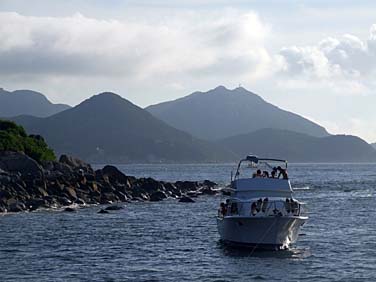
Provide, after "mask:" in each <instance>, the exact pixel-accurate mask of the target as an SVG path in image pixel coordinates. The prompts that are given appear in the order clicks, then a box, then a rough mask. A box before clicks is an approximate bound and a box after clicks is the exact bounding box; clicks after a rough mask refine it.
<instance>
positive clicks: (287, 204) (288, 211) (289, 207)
mask: <svg viewBox="0 0 376 282" xmlns="http://www.w3.org/2000/svg"><path fill="white" fill-rule="evenodd" d="M285 208H286V211H287V213H290V211H291V204H290V200H289V199H288V198H286V203H285Z"/></svg>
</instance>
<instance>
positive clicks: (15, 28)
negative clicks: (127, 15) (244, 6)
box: [0, 10, 270, 83]
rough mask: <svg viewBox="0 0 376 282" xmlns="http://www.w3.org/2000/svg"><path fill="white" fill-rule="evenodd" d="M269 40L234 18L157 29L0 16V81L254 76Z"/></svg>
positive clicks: (181, 21)
mask: <svg viewBox="0 0 376 282" xmlns="http://www.w3.org/2000/svg"><path fill="white" fill-rule="evenodd" d="M268 32H269V29H268V27H267V26H266V25H264V24H263V23H262V22H261V21H260V19H259V18H258V17H257V15H256V14H255V13H253V12H238V11H235V10H226V11H221V12H208V13H203V12H198V13H195V12H189V13H179V14H177V15H175V16H172V17H171V18H169V19H166V20H165V21H163V22H157V23H155V22H152V21H150V22H141V21H140V22H135V21H125V20H123V21H119V20H98V19H93V18H87V17H85V16H83V15H81V14H75V15H74V16H71V17H65V18H52V17H27V16H22V15H20V14H18V13H0V65H1V66H2V67H1V69H0V74H1V75H2V76H7V75H20V74H33V75H51V74H54V75H67V76H69V75H72V76H74V75H80V76H85V75H87V76H93V75H94V76H95V75H98V76H125V77H126V78H127V79H129V78H130V77H132V78H133V79H145V78H147V79H150V78H151V77H153V76H158V77H161V76H163V75H170V74H175V73H185V74H189V73H191V74H195V75H197V74H200V73H201V72H202V73H210V72H212V70H213V69H216V70H217V71H218V72H219V73H223V75H235V74H236V73H238V74H242V73H245V72H246V73H248V74H250V75H255V76H258V75H259V69H262V68H264V67H263V65H264V63H265V62H268V60H270V58H269V56H268V53H267V52H266V50H265V48H264V45H263V44H264V39H265V36H266V35H267V33H268ZM232 64H233V66H231V65H232ZM174 83H175V82H174Z"/></svg>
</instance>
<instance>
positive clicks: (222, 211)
mask: <svg viewBox="0 0 376 282" xmlns="http://www.w3.org/2000/svg"><path fill="white" fill-rule="evenodd" d="M219 212H220V214H221V215H222V217H223V216H225V215H226V214H227V208H226V205H225V203H221V204H220V207H219Z"/></svg>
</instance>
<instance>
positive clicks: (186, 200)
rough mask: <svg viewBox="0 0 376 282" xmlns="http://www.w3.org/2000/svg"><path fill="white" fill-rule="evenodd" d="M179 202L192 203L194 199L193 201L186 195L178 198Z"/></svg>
mask: <svg viewBox="0 0 376 282" xmlns="http://www.w3.org/2000/svg"><path fill="white" fill-rule="evenodd" d="M179 202H180V203H194V202H195V201H193V200H192V199H191V198H189V197H187V196H183V197H181V198H180V199H179Z"/></svg>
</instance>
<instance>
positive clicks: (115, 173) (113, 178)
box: [97, 165, 128, 184]
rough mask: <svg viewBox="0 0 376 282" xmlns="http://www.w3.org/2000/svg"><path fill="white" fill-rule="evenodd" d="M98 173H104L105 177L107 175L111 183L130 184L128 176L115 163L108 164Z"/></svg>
mask: <svg viewBox="0 0 376 282" xmlns="http://www.w3.org/2000/svg"><path fill="white" fill-rule="evenodd" d="M97 172H98V173H102V175H103V177H107V178H108V180H109V181H110V182H111V183H116V182H117V183H122V184H128V177H127V176H126V175H125V174H124V173H122V172H121V171H120V170H118V169H117V167H115V166H113V165H106V166H105V167H104V168H102V169H101V170H100V171H97Z"/></svg>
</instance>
